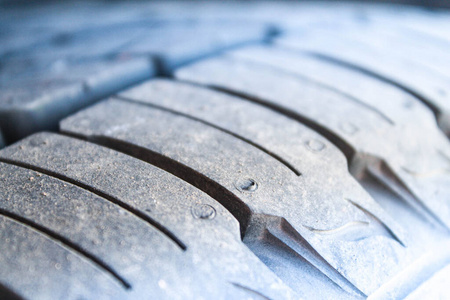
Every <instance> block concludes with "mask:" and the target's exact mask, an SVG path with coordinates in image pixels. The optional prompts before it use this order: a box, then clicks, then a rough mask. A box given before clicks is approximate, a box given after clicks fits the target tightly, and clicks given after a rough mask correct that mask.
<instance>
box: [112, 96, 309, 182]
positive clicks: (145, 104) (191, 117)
mask: <svg viewBox="0 0 450 300" xmlns="http://www.w3.org/2000/svg"><path fill="white" fill-rule="evenodd" d="M115 98H117V99H118V100H120V101H124V102H128V103H134V104H138V105H143V106H147V107H151V108H154V109H157V110H161V111H164V112H168V113H171V114H174V115H177V116H181V117H184V118H187V119H190V120H193V121H196V122H200V123H202V124H204V125H206V126H209V127H212V128H214V129H217V130H220V131H222V132H224V133H226V134H229V135H231V136H233V137H235V138H237V139H239V140H241V141H243V142H245V143H247V144H249V145H251V146H253V147H255V148H257V149H259V150H261V151H262V152H264V153H266V154H267V155H270V156H271V157H273V158H274V159H276V160H277V161H279V162H280V163H282V164H283V165H285V166H286V167H287V168H288V169H289V170H291V171H292V172H294V174H295V175H297V176H301V175H302V173H300V171H298V170H297V169H296V168H295V167H294V166H293V165H291V164H290V163H289V162H287V161H286V160H285V159H283V158H282V157H280V156H279V155H277V154H275V153H273V152H271V151H270V150H268V149H266V148H264V147H263V146H261V145H258V144H256V143H254V142H252V141H250V140H249V139H247V138H245V137H243V136H240V135H238V134H236V133H234V132H232V131H229V130H227V129H225V128H222V127H219V126H217V125H214V124H212V123H209V122H208V121H205V120H202V119H199V118H196V117H193V116H190V115H188V114H185V113H182V112H179V111H176V110H172V109H169V108H166V107H163V106H159V105H156V104H152V103H147V102H141V101H139V100H134V99H130V98H126V97H123V96H115Z"/></svg>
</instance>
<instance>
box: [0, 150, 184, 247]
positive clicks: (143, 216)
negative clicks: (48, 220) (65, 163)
mask: <svg viewBox="0 0 450 300" xmlns="http://www.w3.org/2000/svg"><path fill="white" fill-rule="evenodd" d="M0 162H3V163H6V164H10V165H15V166H18V167H21V168H25V169H29V170H33V171H36V172H39V173H42V174H45V175H47V176H51V177H54V178H57V179H59V180H62V181H65V182H67V183H70V184H73V185H75V186H77V187H79V188H82V189H84V190H87V191H89V192H91V193H93V194H95V195H97V196H99V197H101V198H103V199H106V200H108V201H109V202H111V203H113V204H115V205H117V206H120V207H121V208H123V209H125V210H126V211H128V212H129V213H131V214H132V215H134V216H136V217H137V218H139V219H141V220H142V221H144V222H146V223H147V224H149V225H150V226H152V227H154V228H156V229H157V230H158V231H160V232H161V233H163V234H164V235H165V236H167V237H168V238H169V239H171V240H172V241H173V242H174V243H175V244H177V246H178V247H180V248H181V249H182V250H183V251H185V250H186V249H187V247H186V245H185V244H184V243H183V242H182V241H181V240H180V239H179V238H178V237H176V236H175V235H174V234H173V233H172V232H170V231H169V230H168V229H167V228H165V227H164V226H163V225H161V224H159V223H158V222H156V221H155V220H153V219H152V218H150V217H149V216H147V215H146V214H144V213H142V212H140V211H139V210H137V209H135V208H133V207H131V206H130V205H128V204H126V203H123V202H122V201H120V200H119V199H116V198H115V197H113V196H110V195H108V194H105V193H103V192H101V191H98V190H97V189H95V188H93V187H90V186H88V185H86V184H83V183H81V182H78V181H76V180H73V179H71V178H69V177H66V176H64V175H61V174H57V173H55V172H52V171H49V170H46V169H44V168H40V167H36V166H33V165H30V164H27V163H22V162H18V161H15V160H12V159H8V158H0Z"/></svg>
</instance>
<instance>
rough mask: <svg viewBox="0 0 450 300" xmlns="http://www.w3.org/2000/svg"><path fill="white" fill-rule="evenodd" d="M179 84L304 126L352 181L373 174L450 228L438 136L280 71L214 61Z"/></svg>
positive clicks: (444, 146) (448, 179)
mask: <svg viewBox="0 0 450 300" xmlns="http://www.w3.org/2000/svg"><path fill="white" fill-rule="evenodd" d="M274 56H275V55H274ZM216 70H220V72H218V71H216ZM177 76H178V77H179V78H181V79H184V80H190V81H194V82H197V83H200V84H205V85H210V86H214V87H219V88H221V89H226V90H228V91H232V92H235V93H239V94H242V95H245V96H247V97H249V98H250V99H252V100H254V101H257V102H259V103H263V104H264V105H266V106H269V107H271V108H272V109H275V110H278V111H281V112H283V113H285V114H287V115H289V116H292V117H294V118H297V119H299V120H301V121H303V122H306V123H307V124H310V126H312V127H313V128H317V129H318V130H319V131H320V132H322V133H324V134H327V135H328V137H329V138H331V139H332V140H333V141H334V143H336V144H337V145H340V146H341V149H343V150H344V151H346V152H347V156H348V159H349V162H350V169H351V171H352V173H353V175H354V176H356V177H357V178H358V177H361V176H362V175H363V174H364V173H365V172H366V173H367V172H369V173H372V174H374V176H376V177H377V178H379V179H380V180H382V181H383V183H384V184H385V185H387V186H389V187H390V188H391V189H393V190H394V191H395V192H396V193H398V194H400V196H401V197H402V198H403V199H404V200H405V201H407V202H408V203H409V205H410V206H411V207H412V208H413V209H415V210H417V211H419V212H420V213H421V214H422V215H424V216H425V217H427V218H428V219H429V220H430V222H433V223H435V224H441V226H444V227H446V228H450V202H449V200H448V199H450V188H449V187H450V176H449V173H448V172H449V170H450V159H449V158H450V145H449V144H448V141H447V140H446V139H445V138H443V137H442V136H440V135H438V134H436V133H438V132H437V131H436V130H435V131H434V133H435V134H433V133H429V132H428V131H427V130H426V129H424V128H416V127H415V126H412V127H410V128H407V127H405V126H402V125H396V124H395V123H393V122H389V121H388V120H386V119H385V118H383V117H382V116H381V115H380V114H379V112H378V111H374V110H373V109H371V108H370V107H367V106H366V105H362V103H361V102H360V101H355V99H354V98H351V97H347V96H345V95H342V94H340V93H336V92H335V91H334V90H330V89H327V88H324V87H323V86H322V85H321V84H317V83H315V82H311V81H309V80H307V79H304V78H302V76H298V75H297V74H295V73H292V72H290V71H288V72H286V71H285V70H284V69H283V68H282V67H281V68H274V67H273V66H267V65H265V64H260V63H254V62H251V61H246V60H241V59H234V58H232V57H231V58H230V57H220V58H216V59H211V60H209V61H204V62H201V63H199V64H197V65H193V66H192V67H187V68H185V69H182V70H180V71H179V72H178V73H177ZM286 91H289V93H286ZM343 116H345V119H344V117H343ZM419 130H420V131H422V132H420V131H419Z"/></svg>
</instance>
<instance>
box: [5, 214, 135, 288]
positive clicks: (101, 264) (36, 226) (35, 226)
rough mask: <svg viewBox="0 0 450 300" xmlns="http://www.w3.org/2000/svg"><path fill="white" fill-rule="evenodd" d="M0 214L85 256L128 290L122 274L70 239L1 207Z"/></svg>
mask: <svg viewBox="0 0 450 300" xmlns="http://www.w3.org/2000/svg"><path fill="white" fill-rule="evenodd" d="M0 215H2V216H4V217H6V218H9V219H12V220H14V221H16V222H19V223H20V224H23V225H24V226H27V227H31V228H33V229H34V230H36V231H38V232H40V233H42V234H44V235H47V236H49V237H50V238H52V239H54V240H56V241H58V242H60V243H62V244H64V245H65V246H66V247H68V248H70V249H71V250H73V251H75V252H76V253H78V254H79V255H81V256H83V257H85V258H87V259H88V260H89V261H91V262H92V263H94V264H95V265H97V266H98V267H100V268H101V269H102V270H104V271H105V272H107V273H109V274H110V275H111V276H112V277H114V278H115V279H116V280H117V281H119V282H120V284H121V285H122V286H123V287H124V288H125V289H126V290H130V289H131V288H132V287H131V284H130V283H129V282H128V281H127V280H126V279H124V278H123V277H122V276H120V275H119V274H118V273H117V272H116V271H115V270H114V269H113V268H112V267H110V266H108V265H107V264H106V263H105V262H103V261H102V260H101V259H99V258H97V257H96V256H95V255H93V254H90V253H89V252H87V251H86V250H84V249H83V248H81V247H79V246H78V245H76V244H75V243H72V242H71V241H70V240H68V239H66V238H65V237H63V236H61V235H59V234H58V233H55V232H53V231H52V230H49V229H48V228H45V227H43V226H41V225H39V224H36V223H35V222H33V221H30V220H28V219H26V218H23V217H21V216H19V215H16V214H14V213H11V212H9V211H7V210H4V209H2V208H0Z"/></svg>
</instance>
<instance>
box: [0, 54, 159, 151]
mask: <svg viewBox="0 0 450 300" xmlns="http://www.w3.org/2000/svg"><path fill="white" fill-rule="evenodd" d="M16 63H19V65H20V64H21V65H23V68H20V67H17V66H16ZM9 66H11V68H15V69H12V70H10V71H11V73H12V74H14V76H12V75H10V74H3V75H4V76H2V80H1V82H0V86H1V87H2V92H1V94H0V127H1V128H2V129H3V131H4V134H5V138H6V141H7V142H9V143H11V142H13V141H16V140H17V139H19V138H23V137H25V136H27V135H29V134H31V133H33V132H36V131H39V130H46V129H55V128H56V126H57V123H58V121H59V120H60V119H61V118H63V117H64V116H67V115H68V114H70V113H72V112H74V111H76V110H78V109H80V108H82V107H85V106H87V105H89V104H91V103H93V102H94V101H95V100H98V99H101V98H102V97H105V96H107V95H109V94H111V93H113V92H115V91H119V90H120V89H123V88H125V87H128V86H129V85H131V84H133V83H135V82H138V81H140V80H143V79H144V78H149V77H151V76H152V75H153V74H154V67H153V65H152V64H151V63H150V62H149V61H148V60H146V59H131V60H128V61H124V62H121V61H108V60H105V61H98V62H90V63H72V64H71V63H69V64H68V65H67V64H66V63H65V62H63V61H58V62H54V63H53V64H52V63H49V64H47V65H45V66H42V67H39V66H37V67H36V68H37V69H36V70H33V71H30V70H29V68H31V67H30V63H27V60H26V59H24V60H20V61H19V62H17V61H13V62H10V64H9V65H8V64H7V65H6V67H5V68H6V71H5V72H6V73H7V72H8V69H7V68H8V67H9ZM31 66H32V67H33V63H32V62H31ZM33 68H34V67H33ZM16 76H17V77H19V78H21V79H20V80H18V79H17V77H16Z"/></svg>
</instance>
